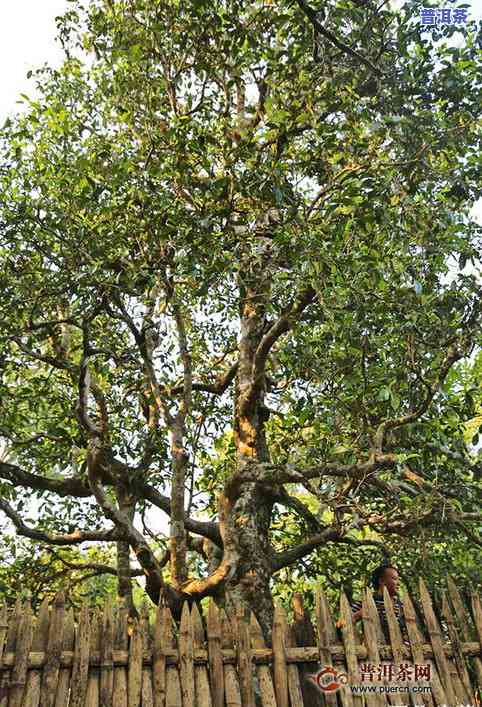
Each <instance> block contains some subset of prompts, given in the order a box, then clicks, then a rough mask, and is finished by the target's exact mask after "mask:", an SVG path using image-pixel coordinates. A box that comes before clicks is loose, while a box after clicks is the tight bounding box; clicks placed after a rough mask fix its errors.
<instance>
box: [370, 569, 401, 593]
mask: <svg viewBox="0 0 482 707" xmlns="http://www.w3.org/2000/svg"><path fill="white" fill-rule="evenodd" d="M371 583H372V587H373V589H374V590H375V591H376V592H383V587H386V588H387V591H388V593H389V594H390V596H392V597H393V596H394V595H395V594H396V593H397V589H398V570H397V568H396V567H392V565H380V566H379V567H377V568H376V570H374V571H373V573H372V579H371Z"/></svg>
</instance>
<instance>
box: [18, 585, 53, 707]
mask: <svg viewBox="0 0 482 707" xmlns="http://www.w3.org/2000/svg"><path fill="white" fill-rule="evenodd" d="M49 623H50V612H49V602H48V599H47V598H45V599H44V600H43V602H42V604H41V606H40V610H39V613H38V617H37V621H36V622H35V626H34V631H33V639H32V651H35V652H36V653H44V652H45V649H46V647H47V640H48V635H49ZM41 684H42V671H41V670H29V671H28V674H27V686H26V690H25V695H24V699H23V705H22V707H39V705H40V687H41Z"/></svg>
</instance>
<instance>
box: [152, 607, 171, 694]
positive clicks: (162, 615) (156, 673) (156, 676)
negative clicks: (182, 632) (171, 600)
mask: <svg viewBox="0 0 482 707" xmlns="http://www.w3.org/2000/svg"><path fill="white" fill-rule="evenodd" d="M167 621H170V617H169V616H168V614H167V609H166V607H165V606H164V604H163V599H162V597H161V599H160V600H159V606H158V607H157V611H156V619H155V623H154V645H153V649H152V674H153V682H154V707H166V650H167V649H168V648H170V646H168V644H167V642H166V634H167V631H166V622H167Z"/></svg>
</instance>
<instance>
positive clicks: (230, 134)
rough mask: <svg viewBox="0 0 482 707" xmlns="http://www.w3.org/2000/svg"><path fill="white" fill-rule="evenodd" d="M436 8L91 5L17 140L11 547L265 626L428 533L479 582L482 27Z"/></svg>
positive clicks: (10, 187) (12, 173)
mask: <svg viewBox="0 0 482 707" xmlns="http://www.w3.org/2000/svg"><path fill="white" fill-rule="evenodd" d="M419 8H420V3H418V2H407V3H405V4H404V6H403V7H402V8H401V9H399V10H397V11H395V10H392V9H391V8H390V5H389V4H382V5H377V3H375V2H372V0H367V1H366V2H361V1H360V0H353V1H352V0H344V1H340V0H336V1H335V0H329V2H327V3H324V5H323V9H321V10H318V9H317V8H316V7H314V5H313V6H312V5H310V4H309V3H307V2H305V1H304V0H297V2H285V1H284V0H271V1H268V0H264V1H263V2H260V1H258V0H256V1H255V2H252V3H241V2H238V1H237V0H210V1H209V2H205V0H195V1H194V2H189V3H180V2H178V1H177V0H165V1H164V0H163V1H160V0H149V2H146V1H145V0H92V1H91V2H89V3H82V2H80V1H78V0H73V2H72V4H71V10H70V11H69V12H68V13H67V14H66V15H65V16H64V17H63V18H61V19H59V37H60V39H61V41H62V43H63V46H64V49H65V61H64V62H63V64H62V66H61V67H60V68H58V69H51V68H48V67H44V68H43V69H41V70H39V71H37V72H36V74H35V78H36V82H37V87H38V96H37V97H36V98H34V99H27V97H25V110H24V111H23V112H22V113H20V114H19V115H18V116H15V117H12V118H10V119H9V120H8V121H7V123H6V124H5V126H4V127H3V130H2V132H1V145H0V151H1V163H2V170H1V177H0V203H1V207H0V234H1V235H0V238H1V242H0V243H1V246H0V247H1V255H2V263H3V268H2V274H1V278H2V282H1V285H2V287H1V289H2V296H1V300H0V321H1V372H2V377H1V383H0V386H1V387H0V396H1V397H0V407H1V424H0V435H1V439H2V441H3V445H4V452H3V456H2V459H1V461H0V479H1V492H2V495H1V498H0V510H1V511H2V512H3V514H5V516H6V517H7V518H8V519H9V521H10V522H11V523H12V524H13V526H14V527H15V529H16V532H17V533H18V534H19V535H21V536H25V537H26V538H30V539H31V540H32V541H34V543H39V544H42V545H43V546H44V545H47V546H50V547H56V552H58V553H59V554H60V555H61V554H62V552H66V553H67V554H66V555H65V557H67V558H68V556H69V555H68V553H71V552H72V550H71V549H69V548H70V546H73V545H76V546H79V545H81V546H83V545H82V544H83V543H84V542H88V541H89V542H96V543H102V544H106V543H108V544H113V543H114V544H115V548H116V567H117V569H116V571H117V573H118V592H119V593H120V595H121V596H124V597H125V598H126V600H127V601H132V599H131V592H132V585H131V582H130V576H131V574H132V569H131V567H130V560H129V555H130V552H131V551H133V552H134V553H135V556H136V559H137V561H138V562H139V563H140V566H141V567H142V570H143V572H144V574H145V576H146V592H147V594H148V595H149V596H150V597H151V599H152V600H153V601H157V600H158V599H159V596H160V595H163V596H164V597H165V598H166V600H167V601H168V602H169V604H170V606H171V607H172V608H173V609H174V611H176V612H178V611H179V607H180V606H181V604H182V602H183V601H184V600H185V599H189V600H190V601H192V600H199V599H201V598H202V597H204V596H208V595H214V596H215V597H217V599H219V601H224V602H225V603H226V606H227V607H228V608H229V606H230V602H232V601H233V600H241V601H244V602H246V604H247V605H248V606H250V607H252V608H253V609H254V611H255V612H256V614H257V616H258V619H259V620H260V623H261V625H262V627H263V629H264V630H265V632H267V631H268V630H269V626H270V622H271V618H272V607H273V603H272V596H273V591H275V592H278V593H279V591H280V588H279V586H278V585H277V584H276V582H277V577H279V576H282V577H285V580H286V581H287V580H288V577H287V575H286V573H287V572H289V573H290V574H291V576H292V577H293V578H296V577H298V578H299V579H300V581H301V580H302V579H303V578H306V577H325V578H327V579H328V580H330V578H331V580H332V581H333V578H335V580H334V581H335V582H337V581H340V582H341V581H343V577H340V579H339V580H338V579H336V578H338V577H339V576H340V574H341V573H342V571H343V570H344V569H346V570H347V571H350V572H353V571H354V567H353V565H350V562H349V560H350V558H353V557H357V558H360V562H364V563H365V564H366V562H367V558H369V557H376V558H379V559H383V557H385V556H387V555H389V554H391V555H392V556H393V555H394V554H396V553H397V551H398V552H399V553H400V552H401V551H403V550H405V552H407V553H411V555H410V554H409V555H408V556H407V560H406V564H407V565H408V569H409V568H410V565H411V564H415V557H414V556H415V555H416V556H417V561H418V559H419V557H420V553H421V552H426V548H431V547H432V545H431V543H433V547H434V548H438V550H437V552H438V551H440V548H445V551H446V552H447V553H448V554H449V556H450V557H451V558H452V559H451V562H452V563H453V564H455V565H457V566H458V567H460V565H461V563H460V562H459V561H458V560H456V559H454V558H456V554H457V552H458V553H460V552H463V551H464V550H463V548H465V549H466V553H467V557H469V556H472V557H473V558H474V559H473V560H472V561H471V562H469V563H468V568H469V569H468V572H469V575H470V572H472V578H474V577H475V572H476V570H475V569H474V568H476V567H477V562H479V563H480V559H479V560H477V556H476V554H474V553H477V552H478V548H480V529H481V522H482V514H481V512H480V485H481V462H480V458H479V456H478V453H477V451H476V450H477V448H476V446H475V447H474V446H473V445H476V444H477V429H478V423H480V417H479V418H478V423H477V425H475V423H472V428H471V431H472V433H473V434H472V436H473V437H474V439H473V440H471V439H467V423H468V421H470V420H474V419H475V418H476V416H477V415H480V397H481V396H480V357H479V358H478V359H477V354H478V348H477V347H478V346H479V345H480V340H481V337H480V333H481V329H480V319H481V312H480V279H479V275H480V255H481V228H480V226H479V225H477V223H475V222H474V220H473V218H472V217H471V209H472V207H473V205H474V203H475V202H476V200H477V199H478V198H479V197H480V183H481V182H480V174H481V160H480V116H481V111H482V107H481V101H480V69H481V56H480V54H481V53H480V36H478V35H477V32H476V28H474V26H473V25H471V24H470V23H469V24H468V25H467V26H464V25H459V26H439V27H436V28H433V29H431V30H430V31H429V30H427V29H426V28H424V27H423V26H421V25H420V23H419V17H418V12H419ZM472 441H473V444H472ZM32 503H34V511H32V510H31V509H32ZM154 510H155V511H157V512H158V513H161V512H162V514H166V517H168V518H169V530H168V537H167V538H163V537H161V536H160V535H159V534H157V533H156V534H154V533H153V532H152V518H153V517H154V515H153V514H154ZM32 515H33V516H36V517H32ZM108 547H111V545H108ZM424 548H425V550H424ZM471 553H472V555H471ZM410 556H412V557H414V559H413V562H412V563H411V560H410ZM363 558H364V559H363ZM479 558H480V555H479ZM479 567H480V564H479ZM286 568H288V569H286ZM362 569H363V568H361V567H359V572H360V571H361V570H362ZM280 573H281V574H280ZM348 579H350V578H348Z"/></svg>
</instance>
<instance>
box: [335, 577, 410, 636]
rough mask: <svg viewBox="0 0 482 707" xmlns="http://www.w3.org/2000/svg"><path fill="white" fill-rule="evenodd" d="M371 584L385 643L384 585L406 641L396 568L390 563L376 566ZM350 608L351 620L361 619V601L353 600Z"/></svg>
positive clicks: (386, 630) (386, 632) (386, 633)
mask: <svg viewBox="0 0 482 707" xmlns="http://www.w3.org/2000/svg"><path fill="white" fill-rule="evenodd" d="M371 585H372V588H373V590H374V594H373V600H374V602H375V606H376V607H377V609H378V615H379V616H380V624H381V627H382V631H383V635H384V636H385V640H386V641H387V643H389V642H390V633H389V630H388V620H387V614H386V611H385V602H384V599H383V588H384V587H386V588H387V591H388V594H389V595H390V598H391V600H392V605H393V611H394V614H395V616H396V618H397V621H398V625H399V626H400V631H401V633H402V638H403V640H404V641H405V642H407V641H408V634H407V625H406V623H405V617H404V615H403V607H402V602H401V601H400V597H399V596H398V592H397V590H398V570H397V568H396V567H393V566H392V565H388V564H385V565H380V566H379V567H377V568H376V569H375V570H374V571H373V573H372V576H371ZM351 610H352V620H353V623H356V622H357V621H360V620H361V619H363V610H362V603H361V601H354V602H352V604H351ZM341 626H343V622H342V621H339V622H338V623H337V627H338V628H341Z"/></svg>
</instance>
